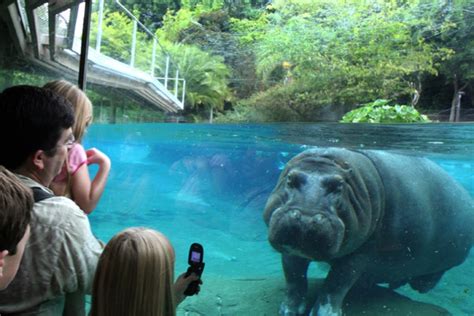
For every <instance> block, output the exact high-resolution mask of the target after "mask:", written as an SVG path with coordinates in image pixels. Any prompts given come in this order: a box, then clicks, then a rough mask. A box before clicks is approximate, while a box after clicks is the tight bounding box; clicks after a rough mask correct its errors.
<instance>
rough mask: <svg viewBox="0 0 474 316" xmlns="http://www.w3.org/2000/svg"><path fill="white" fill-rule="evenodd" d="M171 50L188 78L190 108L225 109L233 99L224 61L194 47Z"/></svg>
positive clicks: (182, 46)
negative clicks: (226, 104) (226, 101)
mask: <svg viewBox="0 0 474 316" xmlns="http://www.w3.org/2000/svg"><path fill="white" fill-rule="evenodd" d="M168 49H169V52H170V54H171V55H172V57H173V59H174V60H176V61H177V63H178V66H179V69H180V71H181V75H182V76H183V77H184V78H186V104H187V105H188V106H190V107H191V108H199V107H204V108H215V109H222V108H223V106H224V101H225V100H227V99H228V98H230V97H231V92H230V89H229V88H228V77H229V75H230V72H229V69H228V68H227V67H226V65H225V64H224V63H223V59H222V57H219V56H213V55H210V54H209V53H206V52H203V51H202V50H200V49H199V48H197V47H194V46H187V45H173V44H169V46H168Z"/></svg>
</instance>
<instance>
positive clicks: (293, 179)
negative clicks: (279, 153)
mask: <svg viewBox="0 0 474 316" xmlns="http://www.w3.org/2000/svg"><path fill="white" fill-rule="evenodd" d="M305 183H306V175H305V174H304V173H303V172H301V171H298V170H291V171H290V172H289V173H288V175H287V176H286V185H287V186H288V187H289V188H292V189H298V188H300V187H301V186H302V185H304V184H305Z"/></svg>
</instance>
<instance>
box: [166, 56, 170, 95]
mask: <svg viewBox="0 0 474 316" xmlns="http://www.w3.org/2000/svg"><path fill="white" fill-rule="evenodd" d="M169 69H170V55H168V54H166V68H165V88H166V89H168V72H169Z"/></svg>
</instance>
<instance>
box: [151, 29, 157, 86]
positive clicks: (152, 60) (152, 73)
mask: <svg viewBox="0 0 474 316" xmlns="http://www.w3.org/2000/svg"><path fill="white" fill-rule="evenodd" d="M155 60H156V38H153V51H152V52H151V69H150V75H151V76H152V77H155Z"/></svg>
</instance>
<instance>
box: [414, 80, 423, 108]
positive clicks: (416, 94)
mask: <svg viewBox="0 0 474 316" xmlns="http://www.w3.org/2000/svg"><path fill="white" fill-rule="evenodd" d="M412 88H413V90H414V92H413V98H412V100H411V106H412V107H415V105H416V104H417V103H418V101H419V100H420V97H421V91H422V84H421V76H420V74H417V76H416V83H415V82H413V83H412Z"/></svg>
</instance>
